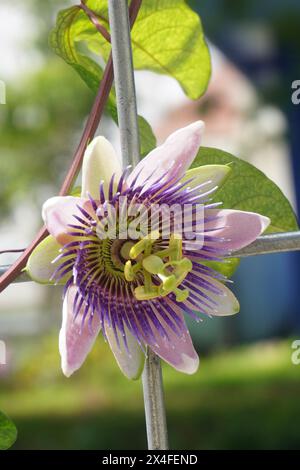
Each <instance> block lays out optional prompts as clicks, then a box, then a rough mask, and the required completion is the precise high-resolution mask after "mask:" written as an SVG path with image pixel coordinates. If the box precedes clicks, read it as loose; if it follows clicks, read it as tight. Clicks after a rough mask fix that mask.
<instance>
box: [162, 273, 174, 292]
mask: <svg viewBox="0 0 300 470" xmlns="http://www.w3.org/2000/svg"><path fill="white" fill-rule="evenodd" d="M176 286H177V280H176V277H175V276H174V274H171V275H170V276H166V277H165V278H164V279H163V282H162V288H163V290H165V291H167V292H171V291H172V290H173V289H175V288H176Z"/></svg>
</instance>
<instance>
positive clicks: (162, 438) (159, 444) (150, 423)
mask: <svg viewBox="0 0 300 470" xmlns="http://www.w3.org/2000/svg"><path fill="white" fill-rule="evenodd" d="M143 391H144V403H145V415H146V427H147V437H148V448H149V449H150V450H167V449H168V431H167V421H166V410H165V401H164V392H163V379H162V372H161V364H160V359H159V357H157V356H156V354H154V353H153V351H151V350H148V355H147V359H146V362H145V369H144V372H143Z"/></svg>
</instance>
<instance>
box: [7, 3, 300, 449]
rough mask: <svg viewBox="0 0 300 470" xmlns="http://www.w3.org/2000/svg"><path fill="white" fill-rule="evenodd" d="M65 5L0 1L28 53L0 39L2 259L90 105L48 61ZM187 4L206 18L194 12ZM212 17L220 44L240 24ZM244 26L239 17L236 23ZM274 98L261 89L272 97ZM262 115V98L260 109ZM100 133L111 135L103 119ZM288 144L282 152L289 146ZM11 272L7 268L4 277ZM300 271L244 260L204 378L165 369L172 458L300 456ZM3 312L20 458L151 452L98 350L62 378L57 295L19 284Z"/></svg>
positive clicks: (60, 166) (207, 328) (130, 403)
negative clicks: (2, 90)
mask: <svg viewBox="0 0 300 470" xmlns="http://www.w3.org/2000/svg"><path fill="white" fill-rule="evenodd" d="M69 3H70V2H69V1H63V0H44V1H43V2H42V3H41V2H40V1H38V0H26V1H24V0H23V1H20V0H16V1H15V2H14V4H13V5H12V4H11V2H10V1H9V0H2V2H1V6H0V21H1V22H2V26H3V27H2V31H3V28H4V30H5V27H6V28H7V31H8V30H11V29H14V27H15V29H16V32H15V36H18V35H20V34H21V33H22V34H23V35H24V37H23V36H22V40H20V41H19V42H22V44H21V45H20V44H19V42H18V41H17V45H15V42H14V45H13V46H10V44H8V42H7V43H6V40H5V37H6V36H5V33H4V32H2V36H1V44H0V47H1V57H5V56H6V57H5V59H6V60H4V61H2V63H1V64H0V78H1V79H4V80H5V82H6V85H7V104H6V105H5V106H1V108H0V131H1V137H0V152H1V162H0V165H1V180H0V181H1V184H0V214H1V232H2V235H1V236H0V242H1V248H2V247H3V249H4V248H8V247H10V245H11V244H12V243H13V244H14V245H15V244H19V246H22V244H24V245H26V243H27V242H29V241H30V239H31V237H32V236H33V234H34V233H35V231H36V229H37V228H38V227H39V225H40V223H41V221H40V207H41V204H42V203H43V201H44V200H45V199H46V198H47V197H49V196H50V195H53V194H55V193H56V192H57V190H58V188H59V186H60V183H61V181H62V180H63V177H64V174H65V171H66V168H67V167H68V164H69V162H70V161H71V158H72V152H73V151H74V148H75V146H76V143H77V142H78V139H79V136H80V132H81V130H82V125H83V122H84V120H85V119H86V116H87V114H88V112H89V109H90V106H91V103H92V100H93V96H92V94H91V92H90V91H89V90H88V89H87V88H86V86H85V85H84V83H83V82H82V81H81V80H80V78H79V77H78V76H77V75H76V74H75V73H74V72H73V71H72V70H71V69H69V68H68V66H67V65H66V64H64V63H63V62H62V60H61V59H59V58H57V57H56V56H55V55H54V54H53V53H52V51H50V50H49V48H48V43H47V37H48V33H49V30H50V28H51V27H52V25H53V24H54V21H55V15H56V12H57V11H58V10H59V9H61V8H63V7H66V6H68V4H69ZM191 3H194V6H195V3H197V5H196V6H197V8H198V9H200V11H201V7H199V5H198V2H191ZM201 3H202V2H201ZM203 3H207V4H209V2H208V1H207V2H203ZM253 3H255V2H253ZM257 3H258V4H259V5H261V4H263V3H264V0H261V1H260V2H257ZM266 3H268V2H267V1H266ZM287 3H288V2H287ZM224 5H225V7H226V8H225V9H224ZM292 7H293V5H292ZM208 9H209V8H208V5H206V7H205V8H204V9H203V13H202V11H201V13H202V20H203V22H204V26H205V25H206V18H207V24H208V33H209V37H210V38H211V39H212V40H213V39H214V34H215V32H214V25H217V26H216V27H217V29H218V32H220V31H221V29H220V28H221V26H220V24H222V21H221V20H222V19H223V18H225V16H226V17H229V18H231V15H230V7H229V6H228V5H227V3H226V2H221V1H219V2H218V1H215V2H214V10H213V11H214V15H212V14H211V11H210V12H208ZM295 11H296V10H295ZM297 11H298V10H297ZM246 15H247V13H246V12H245V11H244V10H243V9H242V10H241V11H238V10H235V17H234V20H235V21H237V22H239V21H241V20H242V19H245V16H246ZM248 19H249V18H248ZM13 20H15V23H14V21H13ZM213 20H214V21H213ZM249 21H250V20H249ZM251 21H253V22H255V21H256V20H255V19H253V18H252V19H251ZM7 22H8V24H7ZM232 22H233V19H232ZM5 24H6V26H5ZM263 25H264V26H265V29H266V30H268V31H269V30H272V28H275V26H274V24H273V22H272V16H271V13H269V16H268V14H267V15H266V17H265V19H264V23H263ZM230 26H231V29H232V28H233V24H231V23H230ZM224 31H227V30H226V28H225V30H224ZM280 31H282V28H281V30H280ZM239 34H241V35H242V34H243V31H242V30H241V31H240V32H239ZM274 34H275V33H274ZM7 36H9V35H8V34H7ZM13 37H14V36H13ZM216 38H217V35H216ZM275 46H276V41H274V47H275ZM9 47H12V50H11V52H12V53H11V56H10V60H9V57H7V56H8V55H9V54H10V48H9ZM257 47H258V46H257ZM296 78H299V77H295V79H296ZM138 84H140V81H139V82H138ZM276 84H277V85H278V86H279V90H278V89H277V91H276V92H275V91H274V90H275V88H276V87H274V81H272V87H271V88H272V93H270V94H268V96H271V98H270V99H273V101H274V103H275V102H276V103H277V100H276V99H275V98H274V94H273V93H275V96H276V97H278V96H282V93H281V92H282V85H280V82H276ZM228 86H231V84H230V79H229V85H228ZM145 87H146V85H145ZM280 87H281V88H280ZM266 88H267V86H266V81H264V88H263V90H264V93H265V90H266ZM153 89H155V88H152V93H153ZM160 93H162V94H163V91H162V90H160ZM138 96H139V97H140V98H141V100H140V101H141V102H142V100H143V96H144V95H143V90H139V89H138ZM176 96H177V95H176ZM178 96H179V98H178V102H179V105H178V106H182V105H183V104H182V103H183V101H182V97H181V95H180V93H179V92H178ZM219 99H220V97H218V96H217V95H213V96H210V97H209V98H208V99H207V100H203V101H202V100H200V101H199V102H198V103H197V112H200V116H201V117H203V116H204V117H205V115H206V113H209V111H210V110H211V108H212V107H213V108H214V109H215V107H216V103H217V102H218V100H219ZM186 106H188V105H187V104H186ZM261 106H262V101H261V99H258V101H257V102H255V107H257V108H259V107H261ZM180 109H181V108H180ZM180 112H182V111H180ZM160 114H161V115H160V116H159V119H157V122H156V123H155V122H151V123H152V124H153V125H154V128H155V130H156V131H157V132H158V133H159V132H160V124H159V123H160V122H161V121H162V120H163V118H164V117H165V115H167V114H166V111H165V110H162V111H161V112H160ZM177 114H178V113H177ZM223 120H224V118H223ZM178 127H179V126H178ZM208 128H209V125H208ZM101 132H103V133H105V135H106V136H108V137H109V136H110V135H112V136H113V135H114V132H115V131H114V128H113V127H112V126H111V124H110V122H109V120H108V118H104V119H103V121H102V123H101ZM208 132H209V129H208ZM280 138H281V139H282V140H283V142H284V145H285V140H284V139H285V136H283V137H282V136H280ZM250 140H251V138H250ZM251 143H252V140H251ZM266 145H267V144H266ZM245 147H246V148H247V145H246V146H245ZM271 165H272V163H271ZM291 185H292V183H291ZM12 260H13V257H11V256H7V257H4V256H2V257H1V264H2V263H5V262H7V263H9V262H11V261H12ZM278 260H279V261H278ZM293 260H294V258H293V259H292V261H293ZM292 261H291V259H290V258H289V255H284V256H283V257H280V258H276V260H275V258H273V257H272V258H270V257H267V258H265V260H264V261H261V260H260V261H259V263H265V264H264V265H263V266H262V264H257V263H258V262H257V261H254V260H248V261H245V262H244V263H243V264H242V267H241V270H240V271H239V274H238V275H237V278H236V279H237V284H238V286H237V292H238V295H239V297H240V298H241V303H242V311H241V315H240V318H239V319H236V318H226V319H216V320H207V321H206V322H204V324H203V325H200V326H196V327H195V325H191V329H192V334H193V337H194V341H195V345H196V347H197V349H198V350H199V352H200V355H201V366H200V369H199V372H198V373H197V374H195V375H194V376H192V377H189V376H185V375H182V374H180V373H177V372H175V371H174V370H172V369H171V368H170V367H168V366H164V379H165V395H166V403H167V419H168V427H169V435H170V445H171V448H173V449H266V448H272V449H293V448H300V442H299V432H298V423H299V421H300V399H299V397H300V366H295V365H293V364H292V362H291V354H292V348H291V345H292V339H294V338H297V334H298V333H299V335H300V332H299V307H298V302H296V301H295V298H292V294H291V293H292V292H297V290H298V284H297V282H296V280H297V279H298V280H299V276H298V278H297V277H296V276H293V273H294V271H293V269H294V268H293V266H294V265H293V264H292ZM266 266H267V267H266ZM298 274H299V270H298ZM278 296H279V297H278ZM0 303H1V304H0V339H2V340H5V342H6V344H7V365H6V366H3V365H2V366H1V365H0V409H3V410H4V411H5V412H6V413H7V414H9V415H10V416H11V417H12V418H13V419H14V421H15V423H16V425H17V427H18V430H19V436H18V440H17V442H16V444H15V445H14V447H13V448H14V449H108V448H109V449H132V448H134V449H137V448H145V447H146V437H145V423H144V412H143V402H142V391H141V383H140V382H129V381H127V380H126V379H125V378H124V377H123V376H122V374H121V373H120V371H119V370H118V368H117V366H116V364H115V362H114V359H113V356H112V354H111V352H110V351H109V348H108V347H107V345H106V344H104V342H103V340H102V339H99V341H98V342H97V345H96V347H95V348H94V350H93V352H92V354H91V355H90V356H89V358H88V360H87V362H86V364H85V365H84V367H82V369H81V370H80V371H79V372H78V373H77V374H75V376H74V377H72V378H70V379H66V378H64V377H63V375H62V373H61V371H60V363H59V354H58V345H57V343H58V338H57V334H58V330H59V325H60V305H61V292H60V289H59V288H46V287H41V286H33V285H30V286H29V285H22V286H21V285H13V286H10V287H9V288H8V289H7V291H5V292H4V293H3V294H2V295H1V299H0ZM299 335H298V336H299Z"/></svg>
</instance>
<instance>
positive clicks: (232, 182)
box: [192, 147, 298, 233]
mask: <svg viewBox="0 0 300 470" xmlns="http://www.w3.org/2000/svg"><path fill="white" fill-rule="evenodd" d="M211 164H223V165H226V164H230V165H231V169H232V171H231V173H230V174H229V176H228V178H227V179H226V181H225V183H224V185H223V186H222V187H221V188H220V189H219V190H218V191H217V192H216V193H215V195H214V198H213V201H214V202H219V201H220V202H222V203H223V206H222V207H224V208H226V209H239V210H244V211H250V212H257V213H259V214H262V215H265V216H267V217H269V218H270V219H271V224H270V226H269V227H268V230H267V232H269V233H272V232H273V233H274V232H285V231H294V230H298V223H297V218H296V216H295V213H294V211H293V209H292V206H291V204H290V203H289V201H288V199H287V198H286V197H285V196H284V194H283V193H282V191H281V190H280V189H279V188H278V186H276V184H275V183H273V181H271V180H270V179H269V178H268V177H267V176H266V175H265V174H264V173H263V172H261V171H260V170H258V169H257V168H255V167H254V166H253V165H251V164H250V163H248V162H245V161H244V160H240V159H239V158H237V157H234V156H233V155H231V154H230V153H227V152H223V151H222V150H218V149H214V148H205V147H203V148H202V149H200V151H199V153H198V155H197V157H196V159H195V160H194V162H193V165H192V167H196V166H200V165H211Z"/></svg>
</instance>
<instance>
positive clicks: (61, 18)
mask: <svg viewBox="0 0 300 470" xmlns="http://www.w3.org/2000/svg"><path fill="white" fill-rule="evenodd" d="M85 23H87V26H90V22H89V19H88V18H87V17H86V15H85V13H84V12H82V10H80V8H79V7H78V6H74V7H71V8H68V9H66V10H62V11H61V12H59V13H58V16H57V22H56V27H55V28H54V29H53V31H52V32H51V35H50V45H51V47H52V48H53V50H54V51H55V52H56V53H57V54H58V55H59V56H60V57H62V58H63V59H64V60H65V62H66V63H67V64H69V65H70V66H71V67H72V68H73V69H74V70H76V72H77V73H78V74H79V75H80V76H81V78H82V79H83V80H84V82H85V83H86V84H87V85H88V87H89V88H90V89H91V90H92V92H93V93H95V94H96V93H97V90H98V88H99V84H100V81H101V80H102V77H103V69H102V67H100V66H99V65H98V64H97V63H96V62H95V61H94V60H92V59H91V58H89V57H88V56H85V55H83V54H82V53H81V52H79V48H78V42H77V38H78V37H79V35H80V32H81V25H82V24H85ZM107 110H108V111H109V113H110V115H111V117H112V118H113V119H114V121H115V122H116V123H117V124H118V115H117V107H116V98H115V93H114V90H112V92H111V93H110V96H109V100H108V103H107ZM138 125H139V132H140V142H141V156H142V157H144V156H145V155H147V154H148V153H149V152H150V151H151V150H152V149H153V148H154V147H155V146H156V138H155V136H154V134H153V131H152V129H151V126H150V124H149V123H148V122H147V121H146V120H145V119H144V118H143V117H142V116H138Z"/></svg>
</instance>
